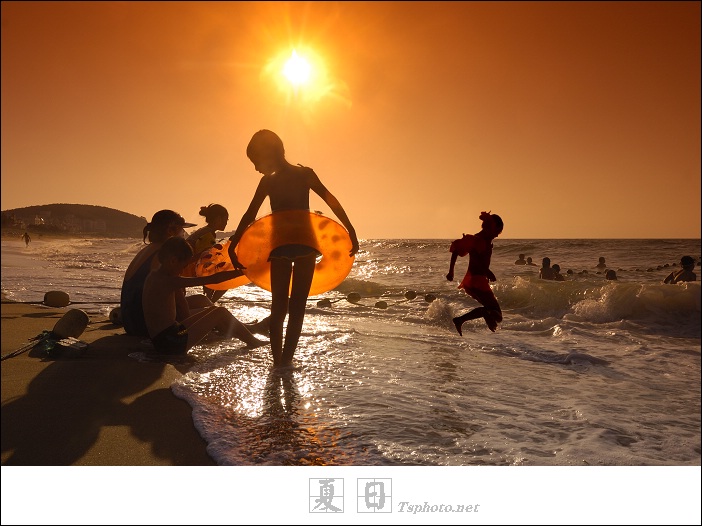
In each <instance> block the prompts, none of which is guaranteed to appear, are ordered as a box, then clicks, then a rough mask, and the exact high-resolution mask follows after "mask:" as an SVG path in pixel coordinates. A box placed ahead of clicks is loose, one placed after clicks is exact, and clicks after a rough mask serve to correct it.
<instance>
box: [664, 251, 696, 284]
mask: <svg viewBox="0 0 702 526" xmlns="http://www.w3.org/2000/svg"><path fill="white" fill-rule="evenodd" d="M680 265H681V266H682V269H681V270H678V271H677V272H676V271H673V272H671V273H670V274H669V275H668V277H667V278H665V279H664V280H663V283H672V284H675V283H679V282H681V281H697V274H695V273H694V272H692V271H693V270H694V269H695V260H694V259H692V257H691V256H683V257H682V258H680Z"/></svg>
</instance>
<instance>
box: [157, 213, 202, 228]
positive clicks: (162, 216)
mask: <svg viewBox="0 0 702 526" xmlns="http://www.w3.org/2000/svg"><path fill="white" fill-rule="evenodd" d="M171 223H176V224H180V225H181V226H182V227H183V228H189V227H192V226H196V225H195V223H187V222H186V221H185V219H183V216H181V215H180V214H179V213H178V212H174V211H173V210H159V211H158V212H156V213H155V214H154V217H152V218H151V224H152V225H170V224H171Z"/></svg>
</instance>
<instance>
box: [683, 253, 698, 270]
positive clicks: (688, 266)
mask: <svg viewBox="0 0 702 526" xmlns="http://www.w3.org/2000/svg"><path fill="white" fill-rule="evenodd" d="M680 265H682V268H684V269H685V270H692V269H693V268H695V260H694V259H693V258H692V256H683V257H681V258H680Z"/></svg>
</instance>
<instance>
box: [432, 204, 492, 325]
mask: <svg viewBox="0 0 702 526" xmlns="http://www.w3.org/2000/svg"><path fill="white" fill-rule="evenodd" d="M480 220H481V221H482V222H483V223H482V230H480V232H478V233H477V234H474V235H470V234H463V237H462V238H461V239H456V240H455V241H453V242H452V243H451V246H450V248H449V250H450V252H451V264H450V266H449V271H448V274H446V279H447V280H449V281H453V269H454V266H455V264H456V259H458V256H461V257H463V256H465V255H466V254H467V255H468V256H469V261H468V270H467V272H466V275H465V277H464V278H463V281H461V284H460V285H459V286H458V288H459V289H463V290H464V291H465V292H466V294H468V295H469V296H470V297H472V298H473V299H475V300H476V301H478V303H480V304H481V305H482V307H476V308H475V309H473V310H470V311H468V312H466V313H465V314H462V315H461V316H458V317H456V318H454V319H453V324H454V325H455V326H456V330H457V331H458V334H460V335H461V336H463V331H462V330H461V326H462V325H463V323H465V322H466V321H468V320H474V319H476V318H484V319H485V323H487V326H488V328H489V329H490V330H491V331H492V332H495V330H496V329H497V324H498V323H499V322H501V321H502V310H501V309H500V304H499V303H498V302H497V298H496V297H495V294H493V292H492V289H491V288H490V284H489V283H488V281H497V278H496V277H495V274H493V273H492V271H491V270H490V258H491V256H492V240H493V239H495V238H496V237H497V236H499V235H500V233H502V228H503V227H504V223H503V222H502V218H501V217H500V216H498V215H497V214H491V213H490V212H481V213H480Z"/></svg>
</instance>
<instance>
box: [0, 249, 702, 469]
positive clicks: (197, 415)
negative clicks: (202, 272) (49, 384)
mask: <svg viewBox="0 0 702 526" xmlns="http://www.w3.org/2000/svg"><path fill="white" fill-rule="evenodd" d="M450 241H451V240H436V239H426V240H421V239H385V240H383V239H377V240H372V239H369V240H362V241H361V250H360V252H359V253H358V254H357V257H356V261H355V263H354V266H353V269H352V270H351V273H350V274H349V276H348V277H347V279H346V280H345V281H344V282H343V283H342V284H341V285H340V286H339V287H337V289H335V290H333V291H330V292H328V293H325V294H322V295H320V296H315V297H312V298H310V300H309V302H308V311H307V315H306V318H305V324H304V327H303V332H302V336H301V338H300V343H299V346H298V350H297V352H296V355H295V367H294V368H293V369H292V370H288V371H284V372H277V371H272V369H271V363H272V360H271V357H270V348H269V347H268V346H264V347H261V348H258V349H255V350H253V351H249V350H246V349H245V348H244V344H243V343H242V342H240V341H239V340H224V341H223V340H221V339H216V338H213V339H208V340H207V341H206V342H204V343H203V344H202V345H198V346H196V347H195V348H194V349H193V350H191V352H190V354H189V356H188V359H187V363H188V364H189V368H188V369H187V372H185V373H184V374H183V375H182V377H181V378H180V379H179V380H178V381H176V382H175V383H174V384H173V385H172V387H171V388H172V391H173V393H174V394H175V395H176V396H177V397H179V398H182V399H184V400H186V401H187V402H188V403H189V404H190V405H191V406H192V408H193V421H194V424H195V426H196V428H197V429H198V431H199V432H200V434H201V435H202V437H203V438H204V439H205V441H206V442H207V444H208V446H207V450H208V452H209V454H210V456H211V457H212V458H213V459H214V460H215V461H216V462H217V463H218V464H219V465H224V466H261V465H263V466H319V465H325V466H485V465H488V466H699V465H700V281H699V279H700V278H701V277H702V276H701V275H700V274H701V273H702V272H701V270H700V267H697V268H696V270H695V272H696V273H697V275H698V281H696V282H689V283H681V284H677V285H665V284H663V283H662V281H663V279H664V278H665V277H666V276H667V275H668V274H669V273H670V272H671V271H673V270H675V269H678V268H680V267H679V261H680V258H681V257H682V256H684V255H691V256H692V257H693V258H695V260H696V261H699V258H700V252H701V250H700V240H699V239H690V240H688V239H667V240H645V239H634V240H626V239H616V240H592V239H583V240H561V239H557V240H556V239H554V240H537V239H534V240H527V239H500V238H497V239H496V240H495V242H494V252H493V256H492V265H491V268H492V270H493V272H494V273H495V275H496V276H497V282H495V283H493V284H492V286H493V290H494V292H495V295H496V296H497V298H498V300H499V302H500V304H501V306H502V309H503V314H504V320H503V322H502V324H501V325H500V327H499V329H498V330H497V332H495V333H492V332H490V331H489V330H488V329H487V327H486V325H485V323H484V322H483V321H482V320H475V321H469V322H467V323H466V324H465V325H464V326H463V336H462V337H461V336H459V335H458V333H457V332H456V330H455V328H454V326H453V323H452V321H451V320H452V317H454V316H456V315H458V314H460V313H463V312H464V311H466V310H468V309H471V308H473V307H475V306H477V303H476V302H475V301H474V300H472V299H471V298H469V297H468V296H466V295H465V294H464V293H463V292H462V291H460V290H458V289H457V288H456V287H457V284H458V283H459V282H460V280H461V278H462V277H463V273H464V272H465V270H466V267H467V258H459V260H458V262H457V265H456V272H455V274H456V278H455V281H454V282H448V281H447V280H446V278H445V275H446V272H447V271H448V264H449V259H450V253H449V252H448V246H449V244H450ZM142 246H143V244H142V241H141V239H72V240H43V239H36V238H35V239H34V240H33V241H32V242H31V244H30V245H29V246H28V247H25V246H24V243H23V242H22V241H21V240H20V239H17V240H12V239H3V241H2V291H3V293H4V294H5V295H6V296H7V297H8V298H9V299H12V300H16V301H27V302H37V303H38V302H41V301H42V300H43V297H44V294H45V293H46V292H47V291H50V290H62V291H65V292H68V293H69V295H70V298H71V300H72V302H73V305H74V306H75V307H77V308H82V309H84V310H85V311H86V312H88V313H90V314H104V315H105V316H107V315H109V313H110V311H111V310H112V308H114V307H115V306H116V305H117V304H118V303H119V293H120V286H121V281H122V277H123V275H124V271H125V269H126V267H127V265H128V264H129V262H130V261H131V259H132V258H133V256H134V255H135V254H136V252H137V251H138V250H139V249H140V248H141V247H142ZM519 254H526V255H527V256H530V257H532V258H533V260H534V262H535V263H537V266H518V265H515V264H514V261H515V260H516V259H517V258H518V255H519ZM545 256H548V257H549V258H550V259H551V262H552V263H558V264H559V265H560V266H561V269H562V274H564V275H565V276H566V281H563V282H555V281H544V280H539V279H538V268H539V266H540V262H541V259H542V258H543V257H545ZM600 256H603V257H605V258H606V262H607V264H608V268H612V269H614V270H615V271H616V273H617V277H618V279H617V280H616V281H613V280H607V279H605V276H604V273H602V272H598V271H597V269H596V268H595V265H596V264H597V262H598V258H599V257H600ZM568 270H572V271H573V272H572V274H567V271H568ZM585 271H586V272H585ZM199 291H200V289H199V288H193V289H191V290H190V291H189V293H198V292H199ZM351 293H357V294H358V295H360V299H358V300H357V301H350V299H353V296H354V295H353V294H351ZM322 299H329V300H330V301H329V302H328V303H326V304H325V303H324V302H322V303H319V302H320V300H322ZM223 305H225V306H226V307H227V308H228V309H229V310H230V311H231V312H232V313H233V314H234V315H235V316H236V317H237V318H239V319H240V320H241V321H243V322H252V321H254V320H258V319H262V318H263V317H265V316H266V315H267V314H268V308H269V305H270V293H268V292H267V291H264V290H261V289H259V288H257V287H256V286H254V285H245V286H242V287H239V288H236V289H233V290H230V291H228V292H227V293H226V295H225V297H224V299H223ZM131 357H132V358H133V359H135V360H150V359H154V358H152V357H149V355H148V353H147V352H134V353H133V354H132V355H131Z"/></svg>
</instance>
